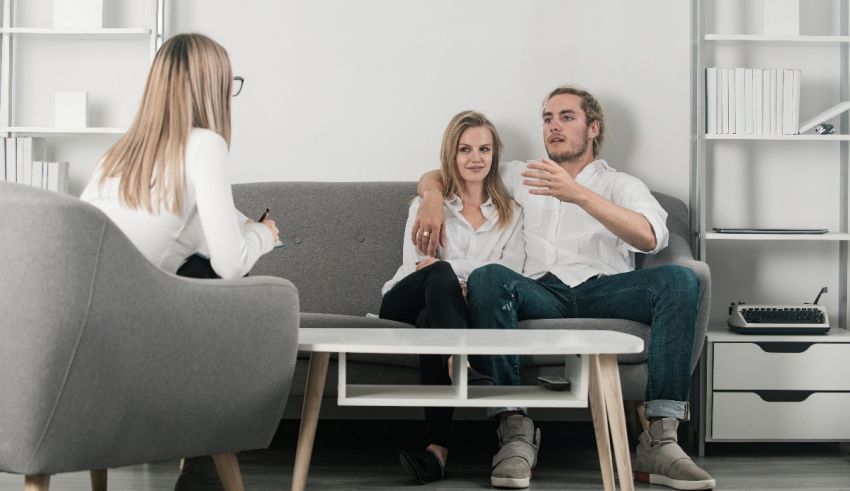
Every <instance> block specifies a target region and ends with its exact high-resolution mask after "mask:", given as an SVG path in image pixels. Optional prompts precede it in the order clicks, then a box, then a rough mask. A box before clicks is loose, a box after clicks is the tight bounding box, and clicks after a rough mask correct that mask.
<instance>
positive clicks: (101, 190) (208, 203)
mask: <svg viewBox="0 0 850 491" xmlns="http://www.w3.org/2000/svg"><path fill="white" fill-rule="evenodd" d="M226 162H227V143H226V142H225V141H224V138H222V137H221V136H220V135H219V134H218V133H215V132H213V131H210V130H205V129H199V128H194V129H192V132H191V134H190V136H189V139H188V141H187V142H186V158H185V169H186V172H185V177H186V189H185V190H184V194H183V209H182V210H181V211H180V213H179V214H177V215H175V214H173V213H171V212H170V211H168V210H167V209H165V208H164V207H163V209H162V210H161V211H160V212H159V213H150V212H148V211H146V210H143V209H130V208H127V207H125V206H124V205H122V204H121V201H120V200H119V197H118V186H119V182H120V178H118V177H113V178H109V179H107V180H106V182H104V185H103V187H100V186H99V183H98V181H99V180H100V170H101V169H100V166H98V169H97V170H96V171H95V172H94V175H93V176H92V179H91V181H90V182H89V183H88V185H87V186H86V188H85V189H84V190H83V194H82V195H81V196H80V199H81V200H83V201H87V202H89V203H91V204H93V205H94V206H96V207H98V208H100V210H102V211H103V212H104V213H105V214H106V216H108V217H109V219H110V220H112V221H113V222H114V223H115V224H116V225H117V226H118V228H120V229H121V230H122V231H123V232H124V233H125V234H126V235H127V237H129V239H130V241H131V242H133V244H135V245H136V247H138V248H139V250H140V251H141V252H142V254H143V255H144V256H145V257H146V258H148V260H149V261H151V262H152V263H153V264H155V265H156V266H158V267H159V268H161V269H163V270H164V271H167V272H169V273H176V272H177V269H178V268H179V267H180V265H181V264H183V262H184V261H185V260H186V258H188V257H189V256H191V255H192V254H194V253H196V252H198V251H200V250H201V249H208V251H209V256H210V262H211V264H212V267H213V269H214V270H215V272H216V273H218V275H219V276H221V277H222V278H238V277H241V276H244V275H245V274H246V273H248V271H250V270H251V268H252V267H253V266H254V263H256V262H257V259H259V258H260V256H262V255H263V254H265V253H267V252H269V251H271V250H272V247H273V245H274V244H273V243H274V241H273V236H272V233H271V230H269V229H268V227H266V226H265V225H263V224H261V223H244V220H243V219H240V218H239V217H240V216H242V215H241V214H239V213H238V212H237V210H236V207H235V206H234V204H233V192H232V190H231V187H230V181H229V180H228V179H227V172H226V168H225V165H226ZM153 191H154V192H153V199H154V203H156V202H157V201H156V199H157V195H156V189H154V190H153ZM205 246H206V247H205Z"/></svg>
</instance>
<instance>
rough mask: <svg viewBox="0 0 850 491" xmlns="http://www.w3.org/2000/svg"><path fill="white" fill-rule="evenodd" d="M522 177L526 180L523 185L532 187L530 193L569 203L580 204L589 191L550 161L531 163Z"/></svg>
mask: <svg viewBox="0 0 850 491" xmlns="http://www.w3.org/2000/svg"><path fill="white" fill-rule="evenodd" d="M522 177H524V178H525V179H524V180H523V181H522V183H523V184H525V185H526V186H530V187H531V190H529V193H531V194H537V195H542V196H554V197H555V198H558V199H559V200H561V201H565V202H567V203H578V202H579V201H580V200H581V198H582V197H583V196H584V192H585V191H586V189H587V188H585V187H584V186H582V185H581V184H579V183H577V182H576V180H575V179H573V177H572V176H571V175H570V174H569V173H568V172H567V171H566V170H564V168H563V167H561V166H560V165H558V164H556V163H555V162H554V161H552V160H550V159H541V160H539V161H536V162H530V163H529V164H528V167H527V168H526V170H524V171H523V172H522Z"/></svg>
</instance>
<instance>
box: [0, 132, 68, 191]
mask: <svg viewBox="0 0 850 491" xmlns="http://www.w3.org/2000/svg"><path fill="white" fill-rule="evenodd" d="M0 141H2V148H0V180H3V181H7V182H16V183H18V184H26V185H28V186H35V187H37V188H42V189H49V190H51V191H58V192H60V193H67V192H68V170H69V167H70V166H69V164H68V162H48V161H47V159H46V153H45V148H46V145H45V141H44V139H43V138H33V137H30V136H27V137H12V138H2V139H0Z"/></svg>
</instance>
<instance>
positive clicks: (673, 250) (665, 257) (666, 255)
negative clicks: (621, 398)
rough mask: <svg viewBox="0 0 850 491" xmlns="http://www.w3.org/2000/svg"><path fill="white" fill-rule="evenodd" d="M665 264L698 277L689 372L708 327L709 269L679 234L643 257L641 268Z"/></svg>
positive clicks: (693, 367)
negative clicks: (673, 265) (695, 315)
mask: <svg viewBox="0 0 850 491" xmlns="http://www.w3.org/2000/svg"><path fill="white" fill-rule="evenodd" d="M665 264H677V265H680V266H684V267H686V268H689V269H690V270H691V271H693V272H694V273H696V275H697V278H698V279H699V310H698V312H697V330H696V334H695V336H694V351H693V355H692V357H691V372H693V371H694V369H695V368H696V366H697V363H698V362H699V357H700V355H701V353H702V345H703V343H704V342H705V334H706V330H707V329H708V316H709V311H710V310H711V270H710V269H709V267H708V264H706V263H705V262H704V261H698V260H696V259H694V255H693V252H691V247H690V245H689V244H688V242H687V240H686V239H685V238H684V237H682V236H680V235H671V236H670V242H669V244H668V245H667V247H666V248H665V249H664V250H662V251H661V252H659V253H658V254H654V255H647V256H645V257H644V258H643V263H642V265H641V267H642V268H652V267H655V266H661V265H665Z"/></svg>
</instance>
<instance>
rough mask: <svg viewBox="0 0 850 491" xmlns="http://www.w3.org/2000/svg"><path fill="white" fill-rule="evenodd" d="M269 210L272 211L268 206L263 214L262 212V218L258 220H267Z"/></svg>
mask: <svg viewBox="0 0 850 491" xmlns="http://www.w3.org/2000/svg"><path fill="white" fill-rule="evenodd" d="M269 211H271V210H269V209H268V208H266V211H264V212H263V214H262V215H260V219H259V220H257V221H258V222H262V221H263V220H265V219H266V217H267V216H269Z"/></svg>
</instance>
